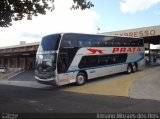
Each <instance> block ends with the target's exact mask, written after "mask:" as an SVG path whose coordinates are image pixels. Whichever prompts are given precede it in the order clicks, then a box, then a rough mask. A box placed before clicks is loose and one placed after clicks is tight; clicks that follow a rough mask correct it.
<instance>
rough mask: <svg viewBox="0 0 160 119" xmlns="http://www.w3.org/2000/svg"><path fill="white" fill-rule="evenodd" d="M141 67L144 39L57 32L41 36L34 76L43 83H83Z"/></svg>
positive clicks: (130, 71)
mask: <svg viewBox="0 0 160 119" xmlns="http://www.w3.org/2000/svg"><path fill="white" fill-rule="evenodd" d="M143 67H144V47H143V39H141V38H128V37H118V36H105V35H95V34H79V33H63V34H61V33H59V34H52V35H48V36H45V37H43V38H42V41H41V43H40V45H39V48H38V51H37V54H36V69H35V78H36V79H37V81H38V82H40V83H44V84H55V85H65V84H69V83H76V84H77V85H83V84H84V83H85V82H86V81H87V80H89V79H93V78H97V77H102V76H106V75H110V74H115V73H119V72H127V73H132V72H136V71H137V70H140V69H143Z"/></svg>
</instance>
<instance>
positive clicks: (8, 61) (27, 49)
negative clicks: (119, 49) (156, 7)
mask: <svg viewBox="0 0 160 119" xmlns="http://www.w3.org/2000/svg"><path fill="white" fill-rule="evenodd" d="M102 34H104V35H112V36H126V37H141V38H144V42H145V47H146V49H149V57H150V44H154V45H158V44H160V25H159V26H151V27H144V28H137V29H129V30H121V31H114V32H105V33H102ZM38 46H39V42H34V43H25V41H22V42H20V44H19V45H14V46H7V47H0V66H6V67H8V68H22V69H34V68H35V61H36V51H37V49H38ZM155 50H157V51H160V47H159V48H155Z"/></svg>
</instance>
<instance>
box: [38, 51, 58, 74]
mask: <svg viewBox="0 0 160 119" xmlns="http://www.w3.org/2000/svg"><path fill="white" fill-rule="evenodd" d="M55 60H56V54H55V53H54V54H43V55H41V54H39V55H37V62H36V63H37V70H38V71H39V72H52V71H54V70H55V68H56V67H55V66H56V64H55Z"/></svg>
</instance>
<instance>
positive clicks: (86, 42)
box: [77, 35, 92, 47]
mask: <svg viewBox="0 0 160 119" xmlns="http://www.w3.org/2000/svg"><path fill="white" fill-rule="evenodd" d="M91 40H92V39H91V37H90V36H89V35H78V36H77V46H78V47H91V46H92V43H91Z"/></svg>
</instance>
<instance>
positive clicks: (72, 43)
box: [61, 34, 76, 48]
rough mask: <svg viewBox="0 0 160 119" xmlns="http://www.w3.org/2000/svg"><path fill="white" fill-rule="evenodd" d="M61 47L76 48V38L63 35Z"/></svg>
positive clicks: (70, 35)
mask: <svg viewBox="0 0 160 119" xmlns="http://www.w3.org/2000/svg"><path fill="white" fill-rule="evenodd" d="M61 47H63V48H73V47H76V36H75V35H72V34H65V35H64V36H63V38H62V42H61Z"/></svg>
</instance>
